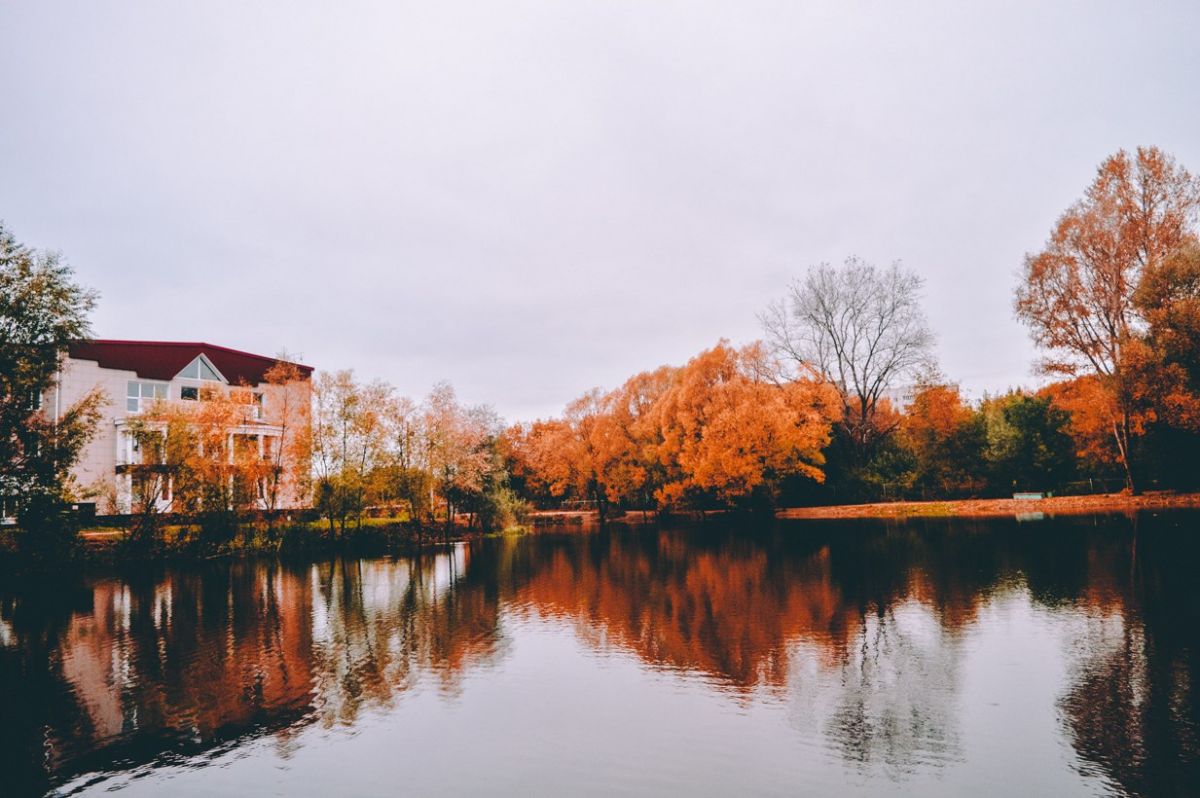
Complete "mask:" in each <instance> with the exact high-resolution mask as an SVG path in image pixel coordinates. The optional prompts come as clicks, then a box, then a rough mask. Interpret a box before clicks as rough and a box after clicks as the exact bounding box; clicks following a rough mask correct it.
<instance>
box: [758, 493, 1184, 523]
mask: <svg viewBox="0 0 1200 798" xmlns="http://www.w3.org/2000/svg"><path fill="white" fill-rule="evenodd" d="M1179 508H1200V493H1166V492H1152V493H1144V494H1141V495H1138V496H1131V495H1129V494H1128V493H1102V494H1096V495H1091V496H1054V497H1052V498H1048V499H949V500H943V501H897V502H878V503H874V504H838V505H829V506H826V507H788V508H784V509H780V510H777V511H776V512H775V517H776V518H781V519H788V520H801V519H803V520H837V519H844V518H1012V517H1014V516H1021V515H1026V514H1031V513H1042V514H1044V515H1048V516H1056V515H1095V514H1099V513H1133V512H1137V511H1139V510H1168V509H1179Z"/></svg>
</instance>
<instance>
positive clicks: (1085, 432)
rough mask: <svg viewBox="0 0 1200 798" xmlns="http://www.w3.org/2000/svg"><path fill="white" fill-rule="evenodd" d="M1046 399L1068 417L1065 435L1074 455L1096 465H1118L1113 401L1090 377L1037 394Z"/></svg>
mask: <svg viewBox="0 0 1200 798" xmlns="http://www.w3.org/2000/svg"><path fill="white" fill-rule="evenodd" d="M1038 394H1039V395H1040V396H1048V397H1050V399H1051V401H1052V402H1053V403H1054V405H1055V406H1056V407H1059V408H1061V409H1063V410H1065V411H1067V412H1068V413H1070V414H1071V423H1070V424H1069V425H1068V427H1067V432H1069V433H1070V435H1071V438H1072V439H1073V440H1074V441H1075V451H1076V454H1078V456H1079V457H1080V458H1082V459H1085V460H1093V461H1096V462H1100V463H1119V462H1120V461H1121V452H1120V450H1119V449H1118V448H1117V446H1116V438H1115V436H1114V434H1113V429H1114V427H1117V426H1119V425H1120V423H1121V409H1120V407H1119V405H1118V403H1117V397H1116V396H1115V395H1114V393H1113V392H1112V391H1111V390H1109V389H1108V388H1107V387H1106V386H1105V384H1104V383H1103V382H1102V381H1101V380H1100V379H1099V378H1098V377H1094V376H1087V377H1078V378H1076V379H1073V380H1066V381H1063V382H1056V383H1053V384H1051V385H1048V386H1046V387H1045V388H1043V389H1042V390H1041V391H1039V392H1038Z"/></svg>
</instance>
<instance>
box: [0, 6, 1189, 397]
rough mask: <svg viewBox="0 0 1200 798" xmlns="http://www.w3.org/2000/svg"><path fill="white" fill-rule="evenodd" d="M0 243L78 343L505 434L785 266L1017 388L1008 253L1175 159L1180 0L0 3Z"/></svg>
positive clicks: (636, 364) (723, 313)
mask: <svg viewBox="0 0 1200 798" xmlns="http://www.w3.org/2000/svg"><path fill="white" fill-rule="evenodd" d="M0 31H3V46H0V97H2V98H3V110H2V111H0V219H3V220H4V222H5V223H6V225H7V226H8V227H9V228H10V229H11V230H12V231H13V232H14V233H15V234H16V236H17V237H18V239H19V240H22V241H23V242H25V243H27V244H29V245H32V246H36V247H45V248H53V249H58V250H61V251H62V252H63V253H64V255H65V256H66V258H67V260H68V261H69V262H70V263H71V264H72V265H73V266H74V268H75V269H76V271H77V273H78V276H79V278H80V280H81V281H82V282H84V283H86V284H89V285H92V286H94V287H96V288H97V289H99V291H100V293H101V295H102V298H101V303H100V306H99V309H98V311H97V313H96V314H95V319H94V326H95V331H96V334H97V335H98V336H100V337H106V338H148V339H166V340H204V341H209V342H211V343H216V344H223V345H227V346H232V347H235V348H240V349H247V350H251V351H256V352H261V353H265V354H274V353H275V352H277V351H279V350H280V349H283V348H286V349H287V350H289V351H292V352H295V353H300V354H301V355H302V356H303V360H304V361H305V362H307V363H309V364H311V365H314V366H316V367H317V368H319V369H338V368H354V369H355V370H356V372H357V373H358V374H359V375H360V376H362V377H369V378H374V377H379V378H383V379H386V380H388V381H390V382H392V383H394V384H395V385H396V386H397V387H398V388H399V389H400V390H401V391H403V392H404V393H407V394H409V395H412V396H414V397H419V396H421V395H423V394H424V393H425V392H426V391H427V390H428V388H429V387H430V385H431V384H432V383H433V382H435V381H436V380H440V379H447V380H450V381H451V382H453V383H454V385H455V386H456V387H457V389H458V391H459V394H460V396H461V397H462V398H463V399H465V400H467V401H469V402H472V403H474V402H489V403H491V404H493V405H494V406H495V407H496V408H497V410H499V411H500V412H501V413H502V414H504V415H506V416H507V417H508V418H510V419H524V418H531V417H534V416H538V415H548V414H552V413H555V412H557V411H558V410H559V409H560V408H561V406H562V405H563V404H564V403H565V402H567V401H568V400H569V399H571V398H573V397H574V396H576V395H577V394H579V393H581V392H582V391H584V390H585V389H587V388H589V387H592V386H595V385H601V386H605V387H614V386H616V385H618V384H620V383H621V382H622V381H623V380H624V379H625V378H626V377H627V376H629V375H630V374H632V373H634V372H636V371H639V370H642V369H647V368H651V367H654V366H657V365H659V364H662V363H681V362H684V361H686V360H687V358H688V357H690V356H691V355H693V354H695V353H697V352H698V351H700V350H701V349H703V348H706V347H709V346H712V345H713V344H714V343H716V341H717V340H718V339H720V338H722V337H726V338H729V339H732V340H733V341H734V342H738V343H741V342H746V341H750V340H753V339H755V338H757V337H759V335H760V329H759V325H758V322H757V319H756V314H757V313H758V312H759V311H760V310H761V309H762V308H763V306H765V305H766V304H767V303H768V302H770V301H771V300H772V299H775V298H776V297H779V296H781V295H782V294H783V293H784V291H785V289H786V286H787V283H788V282H789V280H790V279H792V278H793V277H795V276H797V275H799V274H801V273H802V272H803V271H804V269H805V268H806V267H807V266H808V265H810V264H813V263H817V262H820V261H841V260H842V259H844V258H845V257H846V256H847V255H850V254H856V255H859V256H861V257H863V258H866V259H868V260H871V261H874V262H877V263H880V264H885V263H887V262H890V261H891V260H894V259H900V260H902V261H903V262H904V263H905V264H906V265H908V266H910V267H911V268H913V269H914V270H915V271H917V272H918V273H919V274H920V275H922V276H923V277H924V279H925V281H926V291H925V306H926V309H927V312H928V315H929V318H930V322H931V324H932V326H933V327H934V329H935V331H936V333H937V335H938V356H939V359H940V362H941V365H942V369H943V371H944V372H945V373H946V374H947V375H948V376H949V377H951V378H952V379H956V380H958V381H960V382H961V384H962V385H963V386H964V387H965V388H966V389H968V390H969V391H970V392H971V393H972V394H973V395H976V396H978V395H979V394H980V393H982V391H984V390H985V389H991V390H998V389H1004V388H1006V387H1008V386H1010V385H1017V384H1026V385H1032V384H1035V382H1036V379H1037V378H1036V377H1035V376H1034V375H1033V374H1032V362H1033V360H1034V358H1035V352H1034V351H1033V349H1032V346H1031V345H1030V344H1029V342H1028V337H1027V335H1026V333H1025V331H1024V329H1023V328H1022V327H1021V326H1020V325H1019V324H1018V323H1017V322H1016V321H1015V320H1014V318H1013V314H1012V292H1013V287H1014V283H1015V281H1016V278H1017V274H1018V272H1019V269H1020V266H1021V261H1022V256H1023V254H1024V253H1025V252H1028V251H1031V250H1034V249H1036V248H1038V247H1039V246H1040V245H1041V244H1042V243H1043V242H1044V241H1045V239H1046V236H1047V234H1048V233H1049V231H1050V228H1051V226H1052V224H1053V223H1054V220H1055V218H1056V217H1057V216H1058V214H1059V213H1061V212H1062V211H1063V210H1064V209H1065V208H1066V207H1067V206H1068V205H1069V204H1070V203H1071V202H1072V201H1073V200H1074V199H1076V198H1077V197H1078V196H1079V195H1080V194H1081V193H1082V191H1083V189H1084V188H1085V186H1086V185H1087V184H1088V182H1089V181H1090V180H1091V178H1092V176H1093V174H1094V171H1095V168H1096V166H1097V165H1098V164H1099V162H1100V161H1101V160H1102V159H1103V158H1104V157H1105V156H1107V155H1108V154H1110V153H1112V152H1114V151H1115V150H1117V149H1119V148H1122V147H1124V148H1132V147H1136V146H1137V145H1139V144H1156V145H1158V146H1161V147H1163V148H1164V149H1166V150H1168V151H1170V152H1172V153H1174V154H1175V155H1176V157H1177V158H1178V159H1179V160H1180V161H1181V162H1183V163H1184V164H1185V165H1187V166H1188V167H1189V168H1191V169H1192V170H1193V171H1195V170H1200V90H1198V86H1200V83H1198V79H1200V47H1198V46H1197V41H1198V38H1197V34H1198V32H1200V4H1197V3H1178V4H1175V5H1172V4H1168V3H1154V4H1149V3H1133V2H1130V3H1127V4H1111V3H1100V2H1079V3H1048V2H1028V3H1021V2H1011V0H1009V1H1006V2H997V3H979V2H959V1H956V2H947V3H933V2H921V3H904V2H882V1H880V2H862V3H854V2H844V1H843V2H829V3H806V2H798V1H797V2H785V3H777V4H770V3H752V2H745V0H738V2H729V3H725V4H715V3H700V2H680V3H667V2H645V1H644V0H641V1H639V2H627V3H625V2H613V1H612V0H605V1H604V2H582V1H581V0H570V1H566V0H564V2H475V3H463V4H459V3H454V2H446V0H427V1H426V2H420V3H401V2H380V3H375V4H359V3H348V2H337V3H332V2H331V3H319V4H304V3H300V2H279V3H253V2H229V3H216V2H203V3H201V2H194V3H189V4H184V3H163V2H145V3H135V2H86V3H84V2H73V3H58V2H47V1H46V0H38V2H16V1H15V0H0Z"/></svg>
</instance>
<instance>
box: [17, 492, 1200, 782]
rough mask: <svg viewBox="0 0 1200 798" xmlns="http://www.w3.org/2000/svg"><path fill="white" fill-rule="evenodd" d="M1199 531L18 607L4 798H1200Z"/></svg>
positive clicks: (667, 551) (1009, 537)
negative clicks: (73, 797)
mask: <svg viewBox="0 0 1200 798" xmlns="http://www.w3.org/2000/svg"><path fill="white" fill-rule="evenodd" d="M1198 532H1200V514H1198V513H1194V512H1190V513H1189V512H1176V513H1160V514H1156V515H1154V514H1145V515H1141V516H1138V517H1132V518H1130V517H1122V516H1112V517H1096V518H1092V517H1086V518H1084V517H1079V518H1071V519H1061V518H1060V519H1044V520H1038V521H1029V522H1023V523H1022V522H1018V521H1017V520H1015V519H1013V520H988V521H951V520H942V519H938V520H926V521H908V522H874V523H871V522H862V521H847V522H836V523H835V522H812V521H809V522H762V523H757V524H756V523H752V522H745V523H742V524H738V525H733V524H732V523H730V524H722V523H712V524H711V525H707V526H700V527H695V528H688V529H655V528H627V527H614V528H611V529H609V530H607V531H603V532H601V531H592V532H585V531H573V532H562V533H558V532H545V533H539V534H535V535H528V536H524V537H515V538H497V539H486V540H482V541H477V542H473V543H470V544H462V545H459V546H456V547H454V548H452V549H449V550H442V551H439V552H430V553H427V554H424V555H422V556H416V557H395V558H391V557H389V558H376V559H337V560H330V561H318V562H303V563H296V562H263V561H259V562H227V561H214V562H209V563H205V564H201V565H194V566H189V567H175V566H171V567H159V568H156V569H150V570H149V571H148V572H144V573H138V574H137V575H130V574H127V575H112V574H110V575H100V574H78V575H74V576H59V577H54V578H46V577H40V578H37V579H13V578H12V577H7V578H5V579H4V582H3V585H2V586H0V770H2V775H0V793H3V794H4V795H25V794H31V795H38V794H44V793H47V792H52V793H56V794H82V795H93V794H96V795H98V794H101V793H105V792H107V791H109V790H113V789H118V790H119V792H118V794H119V795H128V796H140V795H158V794H170V795H172V796H192V795H196V796H198V795H205V796H208V795H228V796H233V795H288V796H328V795H366V796H374V795H379V796H383V795H388V796H392V795H414V796H430V795H480V794H490V795H520V796H531V795H547V796H559V795H571V796H583V795H595V796H610V795H662V794H680V795H712V796H724V795H832V794H838V795H844V796H875V795H919V796H961V795H976V796H985V795H1047V796H1051V795H1052V796H1090V795H1136V796H1172V795H1195V794H1197V793H1198V792H1200V587H1198V586H1197V582H1196V577H1195V573H1196V566H1197V563H1198V562H1200V535H1198V534H1197V533H1198Z"/></svg>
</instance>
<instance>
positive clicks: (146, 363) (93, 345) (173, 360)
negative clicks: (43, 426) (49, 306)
mask: <svg viewBox="0 0 1200 798" xmlns="http://www.w3.org/2000/svg"><path fill="white" fill-rule="evenodd" d="M278 362H279V361H278V360H277V359H276V358H272V357H264V356H262V355H253V354H250V353H248V352H239V351H237V350H235V349H228V348H226V347H223V346H214V345H212V344H206V343H175V342H164V341H106V340H94V341H86V342H80V343H76V344H73V345H71V347H70V349H69V353H68V357H67V358H66V360H65V362H64V365H63V368H62V371H61V374H60V377H59V380H58V386H59V387H58V390H57V391H52V392H50V393H49V394H47V395H46V396H45V397H44V400H43V409H44V411H45V412H46V413H48V414H53V415H55V416H57V414H59V413H62V412H63V411H64V410H65V409H66V408H68V407H70V406H71V405H72V404H73V403H74V402H76V401H77V400H79V399H80V398H82V397H83V396H84V395H86V394H87V393H88V392H89V391H91V390H92V389H93V388H96V387H99V388H100V389H101V390H102V391H104V392H105V393H106V394H107V395H108V400H109V401H108V403H107V405H106V407H105V408H104V411H103V415H104V418H103V420H102V421H101V423H100V426H99V429H98V430H97V433H96V436H95V437H94V438H93V440H92V441H91V442H90V443H89V444H88V446H87V447H86V448H85V449H84V451H83V452H82V455H81V456H80V458H79V462H78V463H77V464H76V466H75V469H74V472H73V476H74V477H75V481H76V484H77V485H78V486H79V487H80V488H82V489H84V490H87V491H89V492H91V493H95V494H97V495H98V496H99V497H100V498H98V499H97V509H98V511H99V512H100V513H105V512H114V511H115V512H122V513H127V512H130V511H131V505H132V495H133V480H134V479H137V478H139V477H138V474H139V471H138V466H140V465H143V464H144V463H145V460H144V459H143V457H142V454H141V453H140V452H139V451H138V450H137V449H138V446H137V441H136V440H135V438H134V436H132V435H131V434H130V430H129V423H130V420H131V419H132V418H134V417H136V416H137V415H138V414H140V413H141V412H143V411H144V410H146V409H148V408H149V407H150V405H151V404H152V403H153V402H155V401H156V400H163V401H166V402H197V401H203V397H204V396H205V395H207V394H208V391H210V390H221V391H228V390H232V389H237V390H243V391H247V392H249V398H250V401H251V403H252V407H251V408H250V412H248V413H247V414H246V416H245V418H244V420H243V421H242V422H241V423H240V424H239V425H238V426H236V427H234V428H231V429H230V430H229V435H230V446H229V449H230V451H233V449H234V444H235V441H236V443H237V444H240V445H246V444H249V445H252V446H256V447H257V448H258V451H259V453H260V454H261V455H262V456H263V457H269V456H270V455H271V454H272V453H273V452H276V451H278V448H277V447H279V446H281V445H283V444H284V439H283V438H284V436H285V435H289V436H290V435H293V434H298V433H299V432H301V430H297V429H292V430H288V429H286V428H285V426H283V425H281V424H280V423H278V412H276V411H277V410H278V408H279V407H280V405H281V403H282V402H283V401H284V399H285V397H284V392H285V391H295V390H297V388H299V390H300V394H299V396H289V397H287V400H288V401H291V402H293V403H297V402H302V403H303V404H304V405H305V407H307V404H308V402H309V401H310V398H311V383H310V378H311V376H312V368H311V367H309V366H302V365H300V364H295V365H296V368H297V370H298V372H299V374H300V377H301V381H300V383H298V384H293V385H292V386H282V385H276V384H269V383H267V382H266V373H267V372H268V371H269V370H270V369H271V368H272V367H274V366H275V365H276V364H277V363H278ZM300 417H302V418H303V419H304V420H305V422H304V423H307V418H308V415H307V413H306V412H305V413H304V414H302V415H301V416H300ZM295 494H296V491H294V490H293V491H291V495H286V496H283V497H282V498H281V501H280V502H279V506H280V507H300V506H305V505H307V504H308V497H307V496H300V495H295ZM106 495H107V496H108V497H109V498H108V500H107V502H106V501H105V499H104V496H106ZM106 505H107V506H106ZM159 505H160V509H161V510H163V511H169V510H170V509H171V490H170V484H169V481H168V484H167V485H166V486H165V488H164V490H163V491H162V498H161V500H160V502H159ZM264 506H265V505H264Z"/></svg>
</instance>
